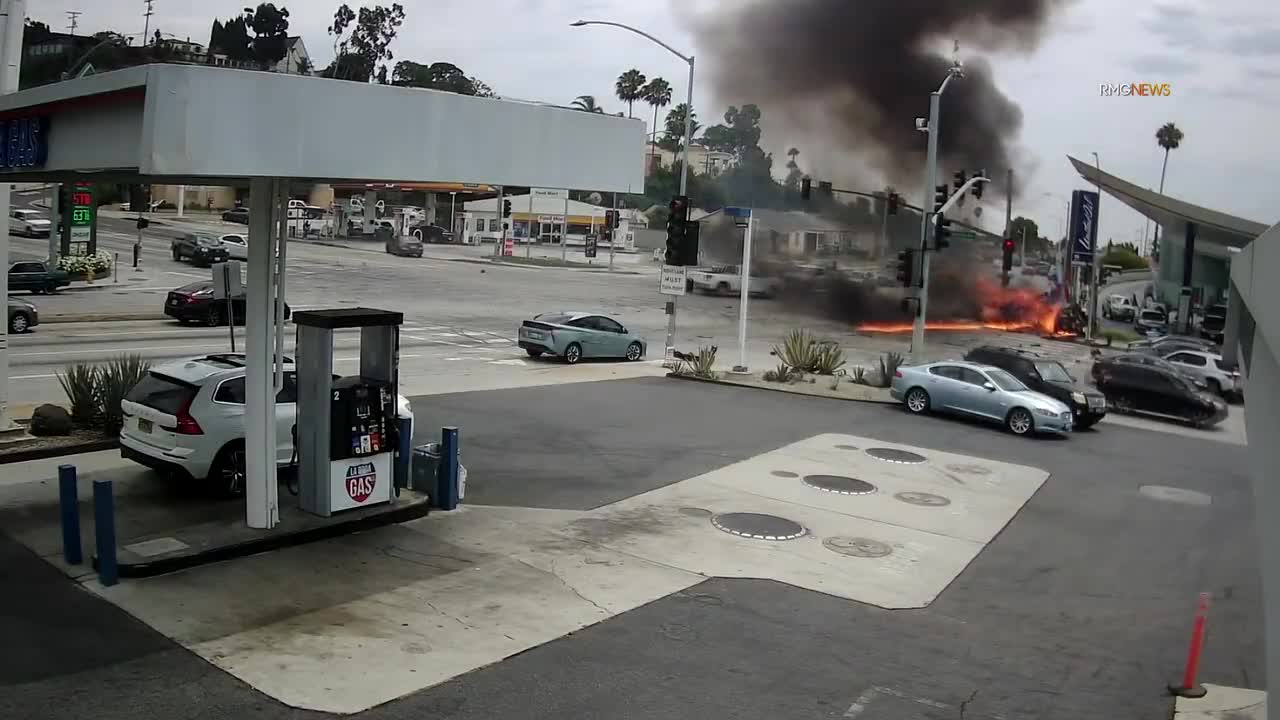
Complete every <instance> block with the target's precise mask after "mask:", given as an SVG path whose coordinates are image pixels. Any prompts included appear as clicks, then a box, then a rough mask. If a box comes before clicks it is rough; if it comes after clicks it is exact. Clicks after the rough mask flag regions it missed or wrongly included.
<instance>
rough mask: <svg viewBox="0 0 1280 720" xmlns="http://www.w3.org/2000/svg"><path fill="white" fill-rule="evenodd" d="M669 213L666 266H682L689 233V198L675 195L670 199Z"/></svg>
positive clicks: (685, 257)
mask: <svg viewBox="0 0 1280 720" xmlns="http://www.w3.org/2000/svg"><path fill="white" fill-rule="evenodd" d="M670 209H671V212H670V214H669V215H667V253H666V264H667V265H683V264H684V262H683V261H685V260H687V259H688V256H687V253H686V250H685V243H686V241H687V239H688V232H689V198H688V197H686V196H684V195H677V196H675V197H673V198H671V206H670Z"/></svg>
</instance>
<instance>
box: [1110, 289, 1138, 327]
mask: <svg viewBox="0 0 1280 720" xmlns="http://www.w3.org/2000/svg"><path fill="white" fill-rule="evenodd" d="M1137 312H1138V308H1137V307H1136V306H1135V305H1134V304H1133V301H1132V300H1130V299H1129V296H1128V295H1111V296H1108V297H1107V300H1106V302H1105V303H1103V305H1102V317H1104V318H1108V319H1110V320H1119V321H1121V322H1133V321H1134V320H1135V318H1134V315H1136V314H1137Z"/></svg>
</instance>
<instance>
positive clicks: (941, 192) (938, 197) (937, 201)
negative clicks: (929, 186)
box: [933, 185, 951, 212]
mask: <svg viewBox="0 0 1280 720" xmlns="http://www.w3.org/2000/svg"><path fill="white" fill-rule="evenodd" d="M949 197H951V196H950V194H949V193H947V186H946V185H939V186H937V187H935V188H934V189H933V211H934V212H938V211H939V210H941V209H942V206H943V205H946V204H947V198H949Z"/></svg>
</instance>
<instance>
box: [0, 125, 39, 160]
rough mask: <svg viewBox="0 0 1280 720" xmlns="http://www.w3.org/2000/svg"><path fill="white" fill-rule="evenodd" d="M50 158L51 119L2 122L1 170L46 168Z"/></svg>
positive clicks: (0, 141) (0, 136)
mask: <svg viewBox="0 0 1280 720" xmlns="http://www.w3.org/2000/svg"><path fill="white" fill-rule="evenodd" d="M48 157H49V118H47V117H19V118H9V119H7V120H0V170H25V169H27V168H41V167H44V163H45V160H47V159H48Z"/></svg>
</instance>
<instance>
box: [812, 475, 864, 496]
mask: <svg viewBox="0 0 1280 720" xmlns="http://www.w3.org/2000/svg"><path fill="white" fill-rule="evenodd" d="M804 484H805V485H808V486H809V487H815V488H818V489H819V490H826V491H827V492H833V493H839V494H841V495H866V494H868V493H873V492H875V491H876V486H875V485H872V484H871V483H869V482H866V481H864V480H859V479H857V478H851V477H845V476H843V475H805V476H804Z"/></svg>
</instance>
